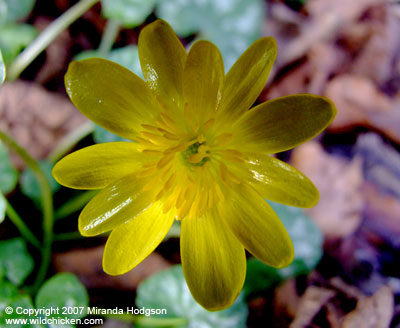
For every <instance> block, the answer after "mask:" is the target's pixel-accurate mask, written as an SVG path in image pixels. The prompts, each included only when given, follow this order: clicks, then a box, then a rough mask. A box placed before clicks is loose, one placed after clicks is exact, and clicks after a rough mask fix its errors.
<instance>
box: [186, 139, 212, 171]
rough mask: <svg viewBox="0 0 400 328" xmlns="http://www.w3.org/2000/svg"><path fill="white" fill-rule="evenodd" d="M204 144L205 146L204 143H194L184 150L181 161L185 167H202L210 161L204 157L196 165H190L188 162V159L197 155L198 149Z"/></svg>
mask: <svg viewBox="0 0 400 328" xmlns="http://www.w3.org/2000/svg"><path fill="white" fill-rule="evenodd" d="M204 144H205V142H203V143H200V142H195V143H194V144H192V145H190V146H189V147H188V148H186V150H184V151H183V152H182V159H183V162H184V163H185V165H187V166H203V165H204V164H205V163H206V162H208V161H209V160H210V158H209V157H204V158H203V159H202V160H201V161H200V162H198V163H191V162H190V161H189V157H190V156H192V155H194V154H197V153H198V152H199V147H200V146H201V145H204ZM207 153H208V152H207Z"/></svg>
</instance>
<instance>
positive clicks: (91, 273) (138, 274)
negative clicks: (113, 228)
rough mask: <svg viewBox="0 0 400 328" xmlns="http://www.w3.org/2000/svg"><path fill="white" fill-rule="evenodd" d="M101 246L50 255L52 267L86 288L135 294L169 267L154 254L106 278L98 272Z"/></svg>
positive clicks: (101, 254)
mask: <svg viewBox="0 0 400 328" xmlns="http://www.w3.org/2000/svg"><path fill="white" fill-rule="evenodd" d="M103 251H104V246H98V247H94V248H87V249H77V250H72V251H69V252H65V253H56V254H54V255H53V263H54V267H55V269H56V271H58V272H64V271H65V272H72V273H74V274H76V275H77V276H78V277H79V279H80V280H81V281H82V282H83V284H84V285H85V286H86V287H87V288H89V289H90V288H114V289H119V290H131V291H132V290H136V288H137V286H138V285H139V283H140V282H141V281H142V280H144V279H146V278H147V277H149V276H151V275H152V274H154V273H156V272H158V271H160V270H163V269H166V268H168V267H170V264H169V263H168V262H167V261H166V260H164V258H163V257H162V256H161V255H158V254H157V253H152V254H150V255H149V256H148V257H147V258H146V259H145V260H143V262H141V263H140V264H139V265H138V266H137V267H136V268H135V269H133V270H131V271H129V272H128V273H126V274H124V275H121V276H109V275H107V274H106V273H104V271H103V268H102V257H103Z"/></svg>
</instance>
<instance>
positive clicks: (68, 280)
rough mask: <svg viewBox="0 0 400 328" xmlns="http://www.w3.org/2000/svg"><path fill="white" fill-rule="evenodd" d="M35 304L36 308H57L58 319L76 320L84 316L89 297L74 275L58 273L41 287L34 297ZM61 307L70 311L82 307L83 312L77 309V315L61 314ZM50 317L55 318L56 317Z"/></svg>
mask: <svg viewBox="0 0 400 328" xmlns="http://www.w3.org/2000/svg"><path fill="white" fill-rule="evenodd" d="M35 303H36V307H37V308H59V309H60V314H59V316H60V317H68V318H71V319H78V318H83V317H85V316H86V308H87V307H88V306H89V295H88V293H87V291H86V288H85V286H84V285H83V284H82V283H81V282H80V281H79V279H78V278H77V277H76V276H75V275H73V274H72V273H58V274H56V275H55V276H53V277H52V278H50V279H49V280H47V281H46V282H45V283H44V284H43V285H42V287H41V288H40V289H39V292H38V293H37V295H36V300H35ZM63 307H68V308H69V309H72V310H76V308H78V309H79V307H83V308H84V310H83V311H80V309H79V310H77V311H76V312H77V313H66V314H62V313H61V311H62V308H63ZM74 308H75V309H74ZM71 312H74V311H71ZM52 316H53V317H57V315H52Z"/></svg>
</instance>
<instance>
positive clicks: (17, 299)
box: [0, 281, 37, 328]
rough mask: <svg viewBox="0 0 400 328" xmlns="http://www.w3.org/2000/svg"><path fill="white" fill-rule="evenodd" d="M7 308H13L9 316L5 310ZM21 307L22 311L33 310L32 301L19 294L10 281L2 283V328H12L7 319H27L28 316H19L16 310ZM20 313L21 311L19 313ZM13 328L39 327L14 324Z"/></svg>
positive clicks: (0, 294)
mask: <svg viewBox="0 0 400 328" xmlns="http://www.w3.org/2000/svg"><path fill="white" fill-rule="evenodd" d="M7 307H11V308H12V313H10V314H7V313H6V311H5V309H6V308H7ZM18 307H20V308H22V309H33V305H32V300H31V298H30V297H29V296H28V295H21V294H19V293H18V289H17V287H15V286H14V285H13V284H11V283H10V282H8V281H3V282H1V283H0V327H11V325H6V319H18V318H20V319H26V318H27V315H26V314H18V313H17V311H16V309H17V308H18ZM18 312H20V311H18ZM12 327H14V328H20V327H30V328H33V327H37V326H36V325H33V324H26V325H23V324H13V325H12Z"/></svg>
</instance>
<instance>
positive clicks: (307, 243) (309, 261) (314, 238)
mask: <svg viewBox="0 0 400 328" xmlns="http://www.w3.org/2000/svg"><path fill="white" fill-rule="evenodd" d="M268 203H269V204H270V205H271V207H272V208H273V209H274V211H275V212H276V214H277V215H278V216H279V218H280V219H281V221H282V223H283V224H284V226H285V228H286V230H287V231H288V233H289V235H290V238H291V239H292V242H293V246H294V253H295V256H294V260H293V262H292V264H291V265H289V266H288V267H286V268H283V269H275V268H272V267H270V266H268V265H266V264H264V263H261V262H260V261H259V260H257V259H256V258H250V259H249V260H248V261H247V275H246V281H245V284H244V290H245V294H246V296H248V295H250V294H252V293H256V292H258V291H262V290H265V289H268V288H270V287H272V286H274V285H276V284H279V283H280V282H282V281H283V280H285V279H287V278H290V277H296V276H298V275H300V274H306V273H308V272H309V271H311V270H313V269H314V268H315V266H316V265H317V264H318V262H319V260H320V259H321V256H322V243H323V236H322V232H321V230H320V229H319V228H318V226H317V225H316V224H315V223H314V222H313V221H312V219H311V218H309V217H308V216H307V215H306V214H305V213H304V211H303V210H302V209H300V208H297V207H292V206H286V205H282V204H278V203H274V202H272V201H268Z"/></svg>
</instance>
